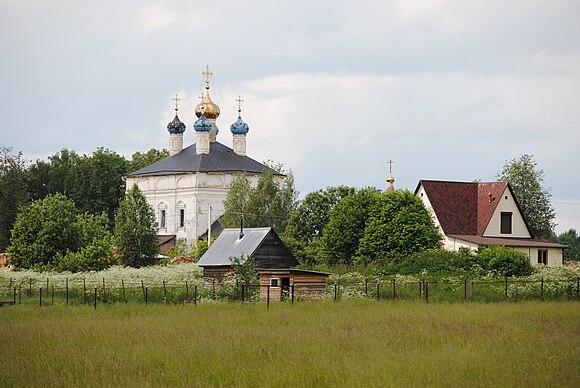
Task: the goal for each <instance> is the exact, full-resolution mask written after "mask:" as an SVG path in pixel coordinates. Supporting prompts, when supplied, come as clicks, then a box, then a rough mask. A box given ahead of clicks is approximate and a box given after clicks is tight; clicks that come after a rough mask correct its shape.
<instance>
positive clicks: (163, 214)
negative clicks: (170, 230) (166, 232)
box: [159, 210, 165, 228]
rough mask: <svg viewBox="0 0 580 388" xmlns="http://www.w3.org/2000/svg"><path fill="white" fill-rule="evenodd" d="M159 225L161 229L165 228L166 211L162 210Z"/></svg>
mask: <svg viewBox="0 0 580 388" xmlns="http://www.w3.org/2000/svg"><path fill="white" fill-rule="evenodd" d="M159 218H160V221H159V225H160V227H161V228H165V210H161V215H160V217H159Z"/></svg>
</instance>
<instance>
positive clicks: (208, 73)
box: [201, 65, 213, 88]
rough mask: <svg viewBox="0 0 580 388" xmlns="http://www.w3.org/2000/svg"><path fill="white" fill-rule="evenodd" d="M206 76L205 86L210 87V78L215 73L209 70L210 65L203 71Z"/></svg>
mask: <svg viewBox="0 0 580 388" xmlns="http://www.w3.org/2000/svg"><path fill="white" fill-rule="evenodd" d="M201 74H203V76H204V77H205V87H206V88H209V79H210V77H211V76H212V75H213V73H212V72H211V71H210V70H209V65H207V66H206V67H205V69H204V70H203V72H202V73H201Z"/></svg>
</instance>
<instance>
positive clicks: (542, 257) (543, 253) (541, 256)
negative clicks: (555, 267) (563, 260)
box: [538, 249, 548, 265]
mask: <svg viewBox="0 0 580 388" xmlns="http://www.w3.org/2000/svg"><path fill="white" fill-rule="evenodd" d="M538 264H544V265H548V250H547V249H538Z"/></svg>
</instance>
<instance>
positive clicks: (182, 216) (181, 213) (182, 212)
mask: <svg viewBox="0 0 580 388" xmlns="http://www.w3.org/2000/svg"><path fill="white" fill-rule="evenodd" d="M184 226H185V209H179V227H180V228H183V227H184Z"/></svg>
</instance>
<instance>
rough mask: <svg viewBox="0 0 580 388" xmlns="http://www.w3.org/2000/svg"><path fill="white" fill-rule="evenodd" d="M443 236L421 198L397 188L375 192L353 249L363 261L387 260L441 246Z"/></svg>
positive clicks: (364, 262) (365, 262)
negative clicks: (364, 223) (360, 233)
mask: <svg viewBox="0 0 580 388" xmlns="http://www.w3.org/2000/svg"><path fill="white" fill-rule="evenodd" d="M442 239H443V236H441V233H440V232H439V230H438V229H437V226H436V225H435V223H434V222H433V219H432V218H431V215H430V214H429V212H428V211H427V209H425V206H424V205H423V202H422V201H421V200H420V199H419V198H418V197H417V196H415V195H414V194H413V193H411V192H410V191H408V190H405V191H399V190H397V191H392V192H387V193H381V194H380V195H378V196H377V198H376V200H375V202H374V203H373V205H372V207H371V211H370V214H369V218H368V220H367V222H366V227H365V231H364V236H363V237H362V238H361V240H360V243H359V247H358V249H357V252H356V253H357V258H358V260H360V261H362V263H363V264H368V263H370V262H380V261H385V260H386V261H387V262H388V261H392V260H393V259H395V260H400V259H403V258H405V257H406V256H408V255H411V254H413V253H417V252H422V251H425V250H428V249H437V248H440V247H441V242H442Z"/></svg>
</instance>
